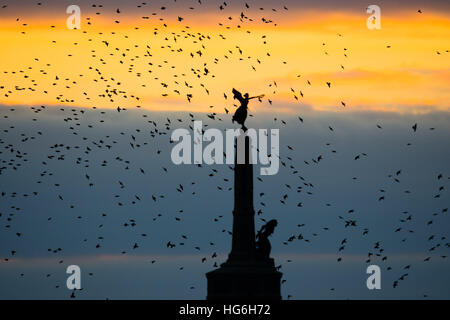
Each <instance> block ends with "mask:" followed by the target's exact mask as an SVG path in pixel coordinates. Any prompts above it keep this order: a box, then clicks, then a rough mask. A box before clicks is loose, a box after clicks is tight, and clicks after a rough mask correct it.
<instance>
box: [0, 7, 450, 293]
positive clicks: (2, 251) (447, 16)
mask: <svg viewBox="0 0 450 320" xmlns="http://www.w3.org/2000/svg"><path fill="white" fill-rule="evenodd" d="M369 4H376V5H378V6H379V7H380V10H381V29H380V30H369V29H368V27H367V25H366V21H367V19H368V17H369V14H368V13H367V12H366V6H367V5H369ZM69 5H79V7H80V9H81V28H80V29H79V30H70V29H68V28H67V26H66V20H67V18H68V17H69V14H67V13H66V8H67V7H68V6H69ZM419 10H420V12H418V11H419ZM118 11H119V12H118ZM449 50H450V2H449V1H448V0H446V1H438V0H431V1H429V0H427V1H418V0H412V1H406V0H405V1H395V2H394V1H377V2H376V3H371V2H361V1H357V0H348V1H332V0H325V1H318V0H307V1H296V0H286V1H284V2H280V1H269V0H262V1H255V0H249V1H245V0H244V1H234V0H233V1H232V2H231V1H227V0H225V2H224V1H209V0H201V1H199V0H195V1H194V0H189V1H187V0H177V1H173V0H171V1H160V0H157V1H146V0H140V1H119V0H111V1H103V2H101V3H100V2H98V3H97V2H95V1H85V0H80V1H77V2H72V1H57V0H51V1H47V0H33V1H24V0H6V1H5V0H0V299H21V298H26V299H54V298H57V299H70V294H71V291H69V290H68V289H67V288H66V287H65V281H66V277H67V274H66V272H65V270H66V269H65V268H66V267H67V265H69V264H77V265H80V267H81V268H82V270H83V271H82V272H83V280H82V283H83V288H85V289H84V290H83V291H81V292H77V297H80V298H86V299H105V298H111V299H129V298H136V299H172V298H175V299H204V298H205V295H206V278H205V273H206V272H208V271H210V270H212V269H213V267H214V264H216V265H217V264H220V263H222V262H224V261H225V260H226V257H227V255H228V253H229V251H230V245H231V236H230V233H227V232H226V231H229V230H230V228H231V225H232V210H233V191H232V190H233V171H232V170H230V168H229V167H228V166H226V165H214V166H206V165H205V166H203V167H197V166H194V165H179V166H177V165H175V164H174V163H173V162H172V161H171V158H170V154H171V148H172V146H173V144H172V141H171V140H170V135H171V132H172V130H174V129H176V128H185V129H186V128H189V126H190V125H192V121H194V120H202V121H203V124H204V126H205V128H206V126H209V127H213V128H219V129H220V130H226V129H229V128H238V125H237V124H236V123H232V122H231V117H232V115H233V113H234V111H235V110H236V108H235V107H236V106H237V104H238V101H237V100H234V99H233V96H232V89H233V88H236V89H238V90H240V91H241V92H242V93H245V92H248V93H249V94H250V96H254V95H260V94H264V95H265V96H264V97H263V98H262V99H261V100H260V101H259V102H258V101H257V100H251V102H250V104H249V115H250V116H249V117H248V118H247V122H246V125H247V126H248V127H249V128H256V129H257V128H265V129H274V128H277V129H279V130H280V162H281V165H280V171H279V173H278V174H276V175H274V176H267V177H263V178H261V177H260V176H259V175H257V174H256V172H259V170H258V168H255V170H254V172H255V184H254V189H255V190H254V203H255V211H256V212H258V214H257V215H255V227H256V228H257V229H259V228H260V227H261V225H262V224H263V223H264V222H265V221H267V220H269V219H273V218H276V219H278V220H279V225H278V226H277V229H276V231H275V233H274V235H273V236H272V237H271V238H270V241H271V244H272V252H273V254H272V256H273V257H274V258H275V261H276V264H277V265H282V268H281V271H282V272H283V279H287V281H286V283H284V284H283V285H282V295H283V299H286V298H287V295H290V296H292V297H293V299H317V298H318V299H348V298H350V299H423V298H433V299H449V298H450V291H449V290H448V288H449V287H450V274H449V273H448V270H449V268H450V262H449V258H447V257H450V251H449V250H450V242H449V240H448V239H450V233H449V228H448V226H449V224H450V216H449V213H448V207H449V199H450V197H449V190H450V167H449V163H450V149H449V141H450V52H449ZM124 109H125V110H124ZM118 110H120V112H119V111H118ZM319 157H320V159H321V160H320V161H319V160H318V159H319ZM319 162H320V163H319ZM256 178H261V179H258V180H257V179H256ZM180 185H183V186H184V189H183V190H181V191H180ZM351 210H353V211H351ZM348 219H355V221H356V220H357V226H355V227H348V226H347V225H346V222H347V221H348ZM133 222H135V225H133V226H131V224H132V223H133ZM399 228H400V229H399ZM369 230H370V231H369ZM182 235H186V238H183V237H182ZM293 235H294V236H295V237H294V238H295V240H294V241H289V240H288V239H289V238H291V237H292V236H293ZM300 235H301V237H300ZM291 240H292V239H291ZM306 240H307V241H306ZM168 241H172V242H173V243H176V244H177V246H176V247H175V248H168V247H167V245H166V243H167V242H168ZM342 242H345V243H347V244H346V246H345V250H344V249H342V250H341V249H340V248H341V246H342ZM181 243H182V244H181ZM211 243H212V244H211ZM376 243H381V250H380V249H379V248H380V246H377V245H376ZM134 244H138V246H137V247H134ZM58 248H60V249H61V250H58ZM213 253H216V255H217V257H216V258H212V255H213ZM203 257H206V258H207V259H206V262H204V261H202V258H203ZM368 257H371V258H370V259H368ZM384 257H386V259H384V260H382V259H383V258H384ZM339 258H341V260H338V259H339ZM152 261H153V262H152ZM369 263H374V264H378V265H380V267H381V268H382V290H380V291H369V290H368V289H367V287H366V282H365V281H366V278H367V274H366V272H365V271H366V267H367V265H368V264H369ZM408 265H411V267H410V268H409V267H408V268H406V270H408V271H405V267H407V266H408ZM405 272H407V273H408V276H404V277H403V275H404V274H405ZM400 278H401V279H402V280H399V279H400ZM403 280H404V281H403ZM395 281H397V282H399V285H398V286H396V287H395V288H394V286H393V283H395Z"/></svg>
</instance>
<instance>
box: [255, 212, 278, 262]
mask: <svg viewBox="0 0 450 320" xmlns="http://www.w3.org/2000/svg"><path fill="white" fill-rule="evenodd" d="M277 224H278V222H277V220H275V219H273V220H270V221H269V222H267V223H266V224H265V225H263V226H262V227H261V230H259V231H258V233H257V234H256V239H257V241H256V257H257V258H258V259H269V257H270V249H271V248H272V247H271V245H270V241H269V236H270V235H271V234H272V233H273V232H274V230H275V227H276V226H277Z"/></svg>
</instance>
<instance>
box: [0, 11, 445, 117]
mask: <svg viewBox="0 0 450 320" xmlns="http://www.w3.org/2000/svg"><path fill="white" fill-rule="evenodd" d="M307 16H308V17H310V18H309V19H301V20H300V21H295V19H294V20H292V19H291V20H289V21H284V22H285V23H283V24H280V25H279V26H277V27H273V26H262V25H261V24H258V25H256V26H252V25H245V24H243V25H242V27H241V28H236V27H233V28H230V29H225V28H224V27H221V26H219V25H217V23H216V24H212V23H210V22H209V20H208V21H206V20H202V19H201V18H199V19H198V21H199V23H189V26H190V28H189V29H187V28H185V27H184V26H185V24H175V23H174V24H169V26H168V27H164V26H163V25H162V23H159V24H158V25H155V24H153V23H151V22H148V23H146V22H142V21H139V23H137V22H136V21H134V20H128V21H127V19H122V20H121V23H120V24H116V23H114V22H113V21H111V20H110V19H106V18H105V17H103V18H102V19H99V18H97V17H96V18H95V20H91V21H93V22H92V24H91V25H89V24H87V20H86V19H85V18H83V20H82V28H81V30H68V29H67V28H66V27H65V21H64V19H61V17H59V18H58V19H57V20H54V21H51V20H47V19H45V20H43V19H35V20H33V19H27V20H26V22H24V21H18V22H17V21H7V22H4V23H3V24H2V23H1V22H0V43H1V45H2V48H3V49H2V50H1V51H0V104H5V105H23V104H25V105H59V104H63V105H72V106H81V107H92V106H96V107H99V108H117V107H118V106H119V107H121V108H123V107H125V108H133V107H136V106H141V107H142V108H149V109H151V110H187V111H206V112H209V111H211V110H212V111H214V112H218V113H219V112H224V108H225V107H226V108H227V109H229V110H230V111H231V110H233V109H232V107H233V101H232V100H231V99H230V98H231V88H233V87H236V88H237V89H241V90H243V91H245V92H249V93H250V95H252V94H261V93H264V94H265V95H266V97H265V98H264V99H263V103H262V104H257V103H252V104H251V105H250V108H251V110H252V112H258V111H263V112H264V111H269V110H272V109H276V110H277V111H281V112H293V113H296V112H299V110H302V108H304V107H305V105H307V106H310V107H312V108H314V109H316V110H338V111H342V110H344V109H345V110H378V111H397V112H401V113H423V112H429V111H431V110H446V111H448V110H450V103H449V101H450V90H449V84H450V53H448V50H449V49H450V28H449V26H450V23H449V22H450V19H449V16H448V15H442V14H438V13H432V12H427V13H426V15H425V14H423V15H419V14H403V15H399V16H398V17H393V16H386V17H384V16H382V20H381V21H382V29H381V30H368V29H367V28H366V18H367V17H368V15H366V14H364V13H363V14H361V15H355V14H350V13H339V14H333V13H322V12H311V13H310V14H308V15H307ZM313 17H314V19H313ZM112 20H114V19H112ZM23 23H26V24H27V25H26V26H24V25H23ZM51 25H55V28H51V27H50V26H51ZM137 25H139V29H138V30H137V29H135V26H137ZM154 28H157V29H158V30H157V32H158V34H157V35H155V34H154V31H155V30H154ZM22 32H25V33H22ZM112 32H114V34H112ZM199 34H201V35H204V36H205V38H203V39H201V40H200V39H199ZM339 34H340V35H339ZM221 35H222V36H223V37H224V38H225V39H223V38H222V36H221ZM207 36H209V39H208V38H206V37H207ZM264 36H265V38H263V37H264ZM174 37H175V38H176V42H175V40H174ZM166 38H167V40H166ZM264 40H266V41H267V43H266V44H264V43H263V41H264ZM53 41H54V42H53ZM102 41H107V42H108V46H106V45H105V43H104V42H102ZM147 45H148V46H149V47H150V48H148V47H147ZM202 45H203V46H204V47H205V48H203V47H202ZM388 45H389V46H391V47H390V48H387V46H388ZM236 46H239V48H240V49H241V50H242V54H241V53H239V50H238V48H237V47H236ZM116 48H117V49H116ZM344 48H346V50H345V49H344ZM180 49H181V50H182V51H180ZM198 50H200V51H201V54H202V55H201V56H200V55H199V54H197V53H196V52H197V51H198ZM230 50H231V53H230ZM437 52H439V53H440V54H438V53H437ZM191 53H193V54H194V57H191V55H190V54H191ZM267 53H269V54H270V56H268V55H267ZM149 54H151V56H149ZM344 54H346V55H347V57H345V56H344ZM216 58H217V59H218V60H217V61H215V59H216ZM258 60H259V62H258ZM215 62H216V63H215ZM205 63H206V68H207V69H208V71H209V73H208V74H207V75H204V73H205V71H204V68H205ZM252 67H254V68H255V69H256V71H254V70H253V68H252ZM149 71H151V72H149ZM13 72H15V73H13ZM197 75H200V77H198V76H197ZM56 77H58V79H56ZM308 80H309V81H310V83H311V85H309V84H308V83H307V81H308ZM274 81H275V82H276V84H277V86H276V87H275V85H274ZM327 82H330V83H331V87H330V88H328V86H327V84H326V83H327ZM119 83H120V84H119ZM186 84H187V85H186ZM2 86H3V88H1V87H2ZM21 88H22V89H23V90H16V89H21ZM291 88H292V89H293V90H294V92H292V91H291ZM106 90H108V92H107V91H106ZM174 90H176V91H174ZM206 90H208V91H209V94H208V93H207V92H206ZM111 91H113V92H111ZM300 91H301V92H302V93H303V97H301V96H300ZM108 93H109V94H110V95H111V97H109V96H108ZM224 93H226V94H227V95H228V100H226V99H225V98H224ZM187 94H192V99H191V103H189V102H188V101H187V98H186V95H187ZM294 94H295V96H296V97H297V98H298V100H296V99H295V97H294ZM166 95H167V96H166ZM136 97H138V98H139V100H138V99H137V98H136ZM268 99H270V100H271V101H272V105H270V104H269V101H268ZM72 100H73V102H72ZM341 101H342V102H344V103H345V104H346V107H343V106H342V104H341ZM210 106H214V108H212V109H211V108H210Z"/></svg>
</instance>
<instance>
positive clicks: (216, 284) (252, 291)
mask: <svg viewBox="0 0 450 320" xmlns="http://www.w3.org/2000/svg"><path fill="white" fill-rule="evenodd" d="M239 143H242V144H243V145H244V146H245V159H244V160H245V161H243V163H239V161H238V159H239V157H238V155H237V154H238V152H237V151H236V158H235V167H234V210H233V233H232V235H233V238H232V242H231V252H230V254H229V255H228V260H227V261H226V262H225V263H223V264H222V265H221V266H220V268H219V269H216V270H213V271H210V272H208V273H207V274H206V278H207V281H208V293H207V299H208V300H230V299H241V300H242V299H245V300H255V299H257V300H259V301H264V300H281V293H280V285H281V282H280V280H281V275H282V274H281V272H278V271H277V270H276V268H275V264H274V260H273V259H272V258H270V257H269V254H270V243H268V241H267V239H266V241H267V243H266V246H268V247H266V250H268V252H267V253H266V254H267V256H264V255H263V256H261V254H258V252H257V249H256V243H255V221H254V215H255V210H254V208H253V165H252V161H251V153H250V151H249V150H250V146H251V143H250V138H249V137H248V136H245V134H242V135H241V136H239V137H238V138H237V142H236V147H235V148H236V149H235V150H237V149H238V146H237V145H238V144H239ZM269 223H270V222H269ZM275 225H276V224H275ZM273 227H274V225H272V228H273ZM272 232H273V230H272Z"/></svg>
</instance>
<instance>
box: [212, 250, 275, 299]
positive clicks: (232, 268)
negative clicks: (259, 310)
mask: <svg viewBox="0 0 450 320" xmlns="http://www.w3.org/2000/svg"><path fill="white" fill-rule="evenodd" d="M281 275H282V273H281V272H278V271H277V270H276V269H275V265H274V261H273V259H268V260H265V261H246V262H244V261H243V262H235V263H232V262H225V263H223V264H222V265H221V267H220V268H219V269H216V270H213V271H210V272H208V273H207V274H206V278H207V279H208V296H207V297H206V299H207V300H231V299H233V300H236V299H238V300H242V299H245V300H255V299H257V300H264V301H265V300H281V293H280V280H281Z"/></svg>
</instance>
